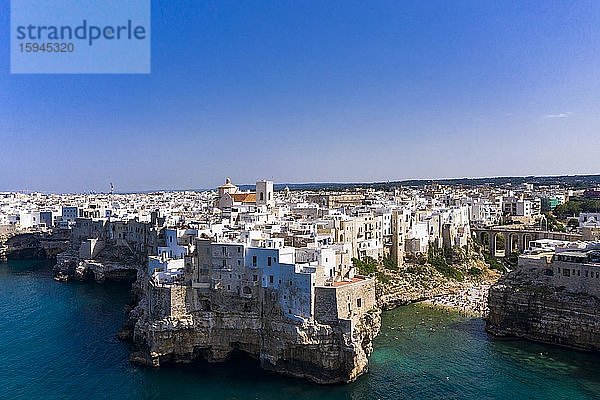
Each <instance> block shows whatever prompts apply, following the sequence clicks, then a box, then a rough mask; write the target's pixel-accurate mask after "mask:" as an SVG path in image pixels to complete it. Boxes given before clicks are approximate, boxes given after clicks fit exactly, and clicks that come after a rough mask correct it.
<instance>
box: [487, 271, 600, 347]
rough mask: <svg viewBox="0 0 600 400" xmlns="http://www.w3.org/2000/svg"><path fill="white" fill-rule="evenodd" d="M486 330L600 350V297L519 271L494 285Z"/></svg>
mask: <svg viewBox="0 0 600 400" xmlns="http://www.w3.org/2000/svg"><path fill="white" fill-rule="evenodd" d="M489 310H490V311H489V317H488V319H487V324H486V330H487V331H488V332H490V333H492V334H494V335H496V336H513V337H520V338H524V339H529V340H533V341H538V342H543V343H549V344H555V345H560V346H565V347H570V348H575V349H579V350H591V351H599V350H600V318H598V310H600V299H598V298H597V297H595V296H592V295H589V294H584V293H575V292H572V291H568V290H566V289H565V288H564V287H556V286H552V285H548V284H547V283H546V282H545V281H544V280H543V279H535V277H534V276H532V275H531V273H528V274H525V273H523V272H522V271H519V270H515V271H513V272H511V273H509V274H507V275H506V276H505V277H503V278H501V279H500V280H499V281H498V283H497V284H496V285H494V286H492V287H491V289H490V293H489Z"/></svg>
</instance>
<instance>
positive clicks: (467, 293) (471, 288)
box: [419, 282, 492, 318]
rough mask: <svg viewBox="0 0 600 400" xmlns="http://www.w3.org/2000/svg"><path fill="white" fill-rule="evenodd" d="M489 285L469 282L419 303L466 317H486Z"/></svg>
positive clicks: (487, 283)
mask: <svg viewBox="0 0 600 400" xmlns="http://www.w3.org/2000/svg"><path fill="white" fill-rule="evenodd" d="M491 286H492V284H491V283H489V282H469V284H468V285H466V286H464V287H461V288H459V289H457V290H455V291H451V292H448V293H445V294H440V295H436V296H434V297H432V298H429V299H426V300H423V301H420V302H419V303H420V304H423V305H425V306H427V307H430V308H438V309H445V310H450V311H454V312H458V313H459V314H460V315H463V316H467V317H476V318H486V317H487V315H488V313H489V308H488V295H489V289H490V287H491Z"/></svg>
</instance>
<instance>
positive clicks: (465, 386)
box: [0, 261, 600, 400]
mask: <svg viewBox="0 0 600 400" xmlns="http://www.w3.org/2000/svg"><path fill="white" fill-rule="evenodd" d="M50 268H51V264H49V263H47V262H32V261H19V262H9V263H8V264H6V263H5V264H0V399H86V400H91V399H180V398H181V399H293V400H300V399H411V400H415V399H509V400H517V399H543V400H547V399H600V373H598V371H600V356H598V355H592V354H585V353H578V352H573V351H568V350H564V349H559V348H555V347H551V346H544V345H539V344H534V343H529V342H525V341H519V340H511V341H498V340H493V339H491V338H490V337H489V336H488V335H487V334H486V333H485V332H484V330H483V326H484V323H483V321H481V320H478V319H469V318H465V317H461V316H459V315H457V314H454V313H448V312H444V311H439V310H430V309H427V308H424V307H422V306H419V305H413V306H408V307H402V308H399V309H396V310H394V311H390V312H387V313H384V315H383V328H382V331H381V334H380V335H379V337H378V338H377V339H376V341H375V343H374V346H375V351H374V353H373V355H372V357H371V368H370V372H369V373H368V374H366V375H365V376H362V377H361V378H359V380H358V381H357V382H355V383H353V384H350V385H335V386H319V385H315V384H311V383H307V382H304V381H302V380H297V379H291V378H283V377H280V376H278V375H275V374H271V373H266V372H263V371H260V370H259V369H258V368H257V366H256V364H255V363H254V362H253V361H251V360H247V359H236V360H233V361H231V362H229V363H227V364H224V365H206V364H198V365H193V366H186V367H174V368H160V369H146V368H140V367H135V366H132V365H131V364H129V362H128V355H129V353H128V349H127V346H126V345H124V344H123V343H121V342H120V341H119V340H117V338H116V336H115V334H116V333H117V331H118V329H119V327H120V325H121V324H122V322H123V321H124V319H125V314H124V312H123V307H124V306H125V304H126V303H127V302H128V300H129V295H128V291H127V286H124V285H98V284H89V283H85V284H84V283H67V284H65V283H58V282H55V281H53V280H52V275H51V271H50Z"/></svg>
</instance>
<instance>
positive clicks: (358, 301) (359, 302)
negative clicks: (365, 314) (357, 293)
mask: <svg viewBox="0 0 600 400" xmlns="http://www.w3.org/2000/svg"><path fill="white" fill-rule="evenodd" d="M356 307H359V308H360V307H362V299H361V298H360V297H359V298H358V299H356Z"/></svg>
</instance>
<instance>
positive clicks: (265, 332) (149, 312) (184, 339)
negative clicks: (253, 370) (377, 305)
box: [131, 282, 381, 383]
mask: <svg viewBox="0 0 600 400" xmlns="http://www.w3.org/2000/svg"><path fill="white" fill-rule="evenodd" d="M143 286H144V290H143V297H142V298H141V300H140V302H139V304H138V306H137V307H136V308H135V309H134V310H133V311H132V313H131V317H132V323H133V324H135V328H134V331H133V339H134V342H135V343H136V344H137V346H138V349H139V351H138V352H135V353H133V354H132V361H134V362H138V363H142V364H147V365H153V366H159V365H162V364H164V363H168V362H191V361H194V360H197V359H204V360H207V361H209V362H220V361H225V360H226V359H228V358H229V357H230V356H231V355H232V353H234V352H236V351H241V352H244V353H246V354H248V355H250V356H251V357H253V358H255V359H257V360H258V361H259V363H260V366H261V367H262V368H264V369H266V370H271V371H275V372H279V373H282V374H286V375H291V376H296V377H301V378H306V379H309V380H311V381H314V382H318V383H337V382H351V381H353V380H355V379H356V378H357V377H358V376H359V375H361V374H362V373H364V372H366V371H367V366H368V357H369V355H370V354H371V352H372V344H371V343H372V340H373V338H374V337H375V336H376V335H377V333H378V332H379V329H380V325H381V319H380V311H379V310H378V309H373V310H371V311H369V312H366V313H364V314H363V315H361V316H360V317H359V318H357V319H356V320H351V319H348V320H339V321H337V322H335V323H321V322H318V321H315V320H292V319H289V318H286V317H284V316H283V314H282V312H281V310H279V309H278V306H277V304H276V302H274V301H271V300H270V299H271V298H272V297H273V296H271V295H272V293H269V292H268V291H266V292H265V293H264V294H263V295H262V296H261V298H258V299H252V298H248V299H244V298H240V297H239V296H234V295H227V294H225V293H222V292H218V291H208V292H207V291H203V290H201V289H196V288H192V287H190V286H170V287H160V286H155V285H154V284H150V283H148V282H145V283H144V284H143Z"/></svg>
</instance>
